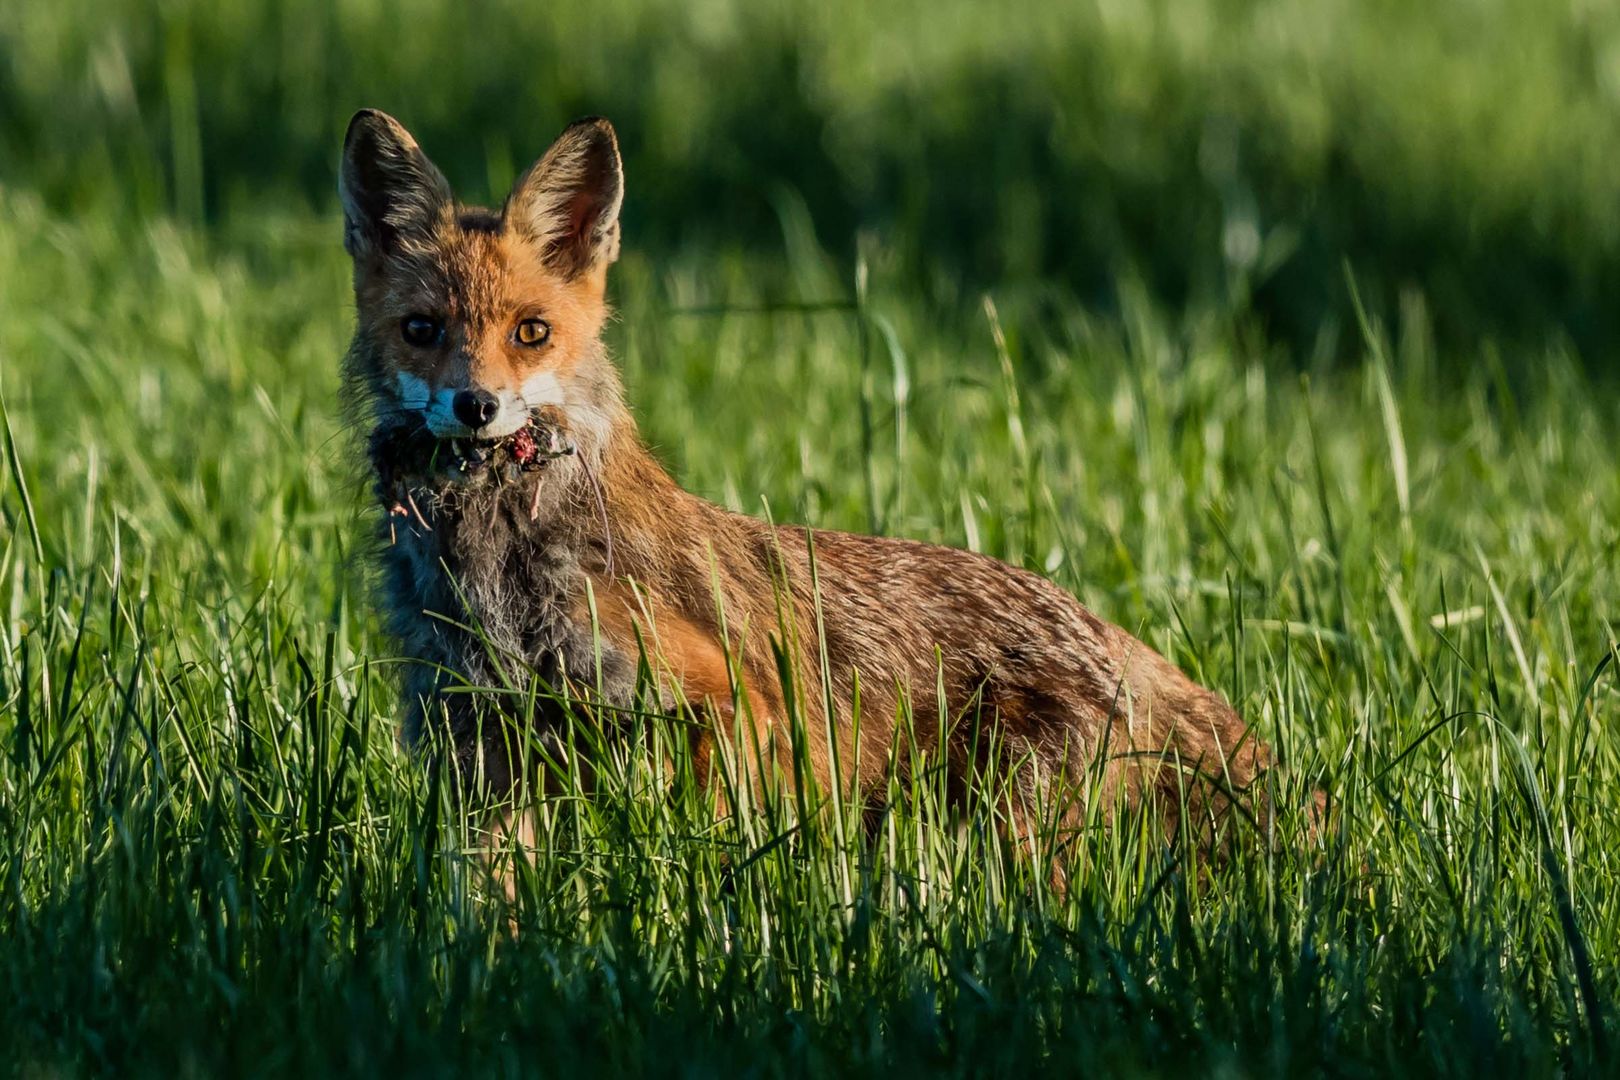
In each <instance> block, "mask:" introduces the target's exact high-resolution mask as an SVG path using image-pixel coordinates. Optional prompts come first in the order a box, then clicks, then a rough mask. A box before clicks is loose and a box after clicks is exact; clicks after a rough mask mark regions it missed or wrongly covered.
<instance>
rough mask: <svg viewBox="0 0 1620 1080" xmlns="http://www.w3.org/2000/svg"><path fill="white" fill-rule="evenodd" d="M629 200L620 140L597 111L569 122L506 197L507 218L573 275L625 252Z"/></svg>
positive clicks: (551, 263)
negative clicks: (624, 214)
mask: <svg viewBox="0 0 1620 1080" xmlns="http://www.w3.org/2000/svg"><path fill="white" fill-rule="evenodd" d="M623 201H624V166H623V165H622V163H621V162H620V161H619V140H618V139H617V138H616V137H615V136H614V134H613V125H612V124H610V123H608V122H607V121H606V120H604V119H602V118H601V117H598V116H593V117H590V118H588V119H585V120H576V121H574V123H572V124H570V125H568V127H567V129H566V130H564V131H563V133H562V134H561V135H559V136H557V141H556V142H554V143H552V144H551V149H550V150H547V151H546V156H545V157H543V158H541V159H540V160H539V161H537V162H535V164H534V167H533V168H531V169H530V170H529V171H528V172H526V173H524V174H523V176H522V177H521V178H519V180H518V182H517V183H516V184H515V185H514V186H513V188H512V194H511V195H508V196H507V198H506V222H507V224H508V225H509V226H512V227H513V228H515V229H517V230H518V231H519V232H520V233H521V234H522V235H524V236H525V237H527V238H528V239H529V241H530V242H531V243H533V244H534V245H535V247H536V248H537V249H538V250H539V252H540V256H541V258H542V259H544V260H545V262H546V265H548V266H550V267H551V268H552V269H554V270H556V271H557V272H558V273H561V274H562V275H564V276H565V277H569V278H573V277H578V276H579V275H581V274H584V273H586V272H587V271H590V270H593V269H596V268H598V267H604V268H605V267H606V266H607V265H608V264H609V263H611V262H613V261H614V260H615V259H617V258H618V257H619V204H620V203H622V202H623Z"/></svg>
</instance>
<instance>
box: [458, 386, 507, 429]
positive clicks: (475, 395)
mask: <svg viewBox="0 0 1620 1080" xmlns="http://www.w3.org/2000/svg"><path fill="white" fill-rule="evenodd" d="M450 407H451V408H452V409H454V410H455V414H456V419H457V420H460V421H461V422H462V423H463V424H466V425H467V426H468V427H470V428H474V429H477V428H481V427H483V426H484V425H485V424H487V423H489V422H490V421H491V420H493V419H495V414H496V413H497V412H499V411H500V408H501V403H500V400H499V399H498V398H496V396H495V395H494V394H492V393H490V392H489V391H488V390H462V391H460V392H459V393H457V394H456V397H455V400H454V401H452V402H451V403H450Z"/></svg>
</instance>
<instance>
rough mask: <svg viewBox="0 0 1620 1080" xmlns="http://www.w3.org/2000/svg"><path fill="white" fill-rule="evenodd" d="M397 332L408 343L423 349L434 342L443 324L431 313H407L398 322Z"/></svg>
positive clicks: (440, 332) (440, 333)
mask: <svg viewBox="0 0 1620 1080" xmlns="http://www.w3.org/2000/svg"><path fill="white" fill-rule="evenodd" d="M399 332H400V333H401V334H402V335H404V338H405V342H406V344H408V345H415V346H416V347H417V348H419V349H425V348H427V347H428V346H429V345H433V344H436V343H437V342H438V340H439V337H440V335H442V334H443V333H444V324H443V323H441V322H440V321H439V320H438V319H435V318H433V317H432V316H431V315H407V316H405V318H404V319H403V320H401V321H400V324H399Z"/></svg>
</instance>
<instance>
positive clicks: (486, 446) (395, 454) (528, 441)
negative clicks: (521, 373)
mask: <svg viewBox="0 0 1620 1080" xmlns="http://www.w3.org/2000/svg"><path fill="white" fill-rule="evenodd" d="M574 453H575V447H574V442H573V440H572V439H570V438H569V437H568V433H567V432H566V431H564V430H563V429H562V428H561V427H560V426H559V425H558V424H556V423H554V422H552V421H551V420H550V419H549V418H548V417H546V416H545V415H544V414H543V411H542V410H539V409H537V410H535V411H534V412H532V413H530V415H529V419H528V422H527V423H526V424H524V425H523V426H522V427H520V428H518V429H517V430H516V431H514V432H512V433H511V434H510V435H503V436H501V437H500V438H498V439H475V438H470V437H457V438H444V437H441V436H438V435H435V434H434V433H433V432H432V431H431V430H430V429H429V428H428V426H427V425H426V424H425V423H421V422H415V423H405V424H398V425H391V426H383V427H379V428H377V429H376V430H375V431H373V432H372V435H371V465H372V468H373V469H374V470H375V472H376V474H377V494H378V496H379V497H380V498H381V499H382V501H383V504H384V505H385V506H387V507H388V511H389V514H390V515H391V516H393V517H415V518H416V519H417V520H418V521H419V522H421V523H422V524H423V525H424V526H426V525H427V519H426V518H425V517H424V516H423V514H422V512H421V511H420V509H418V508H417V505H416V496H415V494H413V490H416V491H419V490H420V489H423V488H428V489H434V488H440V489H442V488H444V487H446V486H453V487H473V486H481V485H489V484H508V483H514V482H516V481H517V480H519V479H521V478H522V477H523V476H524V474H526V473H532V472H538V471H539V470H541V469H543V468H545V467H546V465H547V464H548V463H550V462H552V461H554V460H556V459H557V458H561V457H571V456H572V455H573V454H574Z"/></svg>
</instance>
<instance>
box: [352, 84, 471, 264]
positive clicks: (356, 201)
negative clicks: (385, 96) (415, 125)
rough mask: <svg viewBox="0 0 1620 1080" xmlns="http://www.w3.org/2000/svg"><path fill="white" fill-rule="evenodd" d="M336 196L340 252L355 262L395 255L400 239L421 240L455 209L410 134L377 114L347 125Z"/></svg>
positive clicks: (443, 184)
mask: <svg viewBox="0 0 1620 1080" xmlns="http://www.w3.org/2000/svg"><path fill="white" fill-rule="evenodd" d="M338 195H339V197H340V198H341V199H342V201H343V246H344V248H345V249H346V250H347V251H348V252H349V254H350V255H352V256H354V257H355V258H356V259H359V258H361V257H362V256H370V255H372V254H382V253H386V252H389V251H393V250H397V249H398V246H399V243H400V241H401V240H402V239H409V238H412V237H420V238H422V239H424V240H425V239H426V238H427V237H428V236H430V235H431V234H432V231H433V227H434V225H435V224H436V223H437V222H438V221H439V219H440V218H441V217H442V216H443V214H444V213H445V211H446V210H448V209H449V208H450V207H451V206H452V205H453V203H454V196H453V195H452V194H451V192H450V185H449V183H448V182H446V180H445V178H444V174H443V173H441V172H439V170H438V169H437V168H436V167H435V166H434V164H433V162H431V161H429V160H428V158H427V155H426V154H424V153H422V148H421V147H420V146H417V145H416V140H415V139H413V138H411V133H410V132H408V131H406V130H405V128H404V127H403V126H402V125H401V124H400V122H399V121H398V120H395V119H394V118H393V117H392V116H389V115H388V114H387V113H384V112H378V111H377V110H376V109H361V110H360V111H359V112H357V113H355V114H354V119H353V120H350V121H349V133H348V134H347V135H345V136H344V137H343V165H342V168H341V170H340V171H339V173H338Z"/></svg>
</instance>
